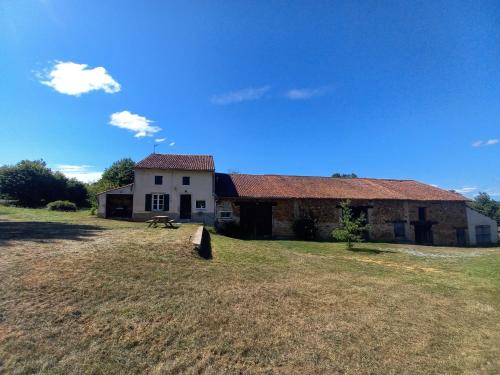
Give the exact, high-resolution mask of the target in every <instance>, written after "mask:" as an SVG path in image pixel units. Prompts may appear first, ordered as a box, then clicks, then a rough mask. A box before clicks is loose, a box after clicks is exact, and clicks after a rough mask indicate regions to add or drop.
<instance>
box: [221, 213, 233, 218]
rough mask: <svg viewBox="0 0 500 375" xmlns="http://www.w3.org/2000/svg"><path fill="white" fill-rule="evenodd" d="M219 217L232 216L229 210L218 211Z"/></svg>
mask: <svg viewBox="0 0 500 375" xmlns="http://www.w3.org/2000/svg"><path fill="white" fill-rule="evenodd" d="M219 217H220V218H221V219H231V218H232V217H233V213H232V212H231V211H220V212H219Z"/></svg>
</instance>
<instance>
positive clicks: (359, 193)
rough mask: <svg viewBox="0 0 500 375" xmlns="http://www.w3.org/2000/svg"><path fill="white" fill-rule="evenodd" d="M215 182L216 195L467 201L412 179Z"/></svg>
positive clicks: (224, 177) (227, 178)
mask: <svg viewBox="0 0 500 375" xmlns="http://www.w3.org/2000/svg"><path fill="white" fill-rule="evenodd" d="M215 181H216V182H215V192H216V194H217V196H219V197H225V198H273V199H279V198H313V199H370V200H371V199H389V200H418V201H467V200H468V199H467V198H465V197H463V196H462V195H460V194H457V193H452V192H449V191H446V190H442V189H439V188H436V187H433V186H430V185H426V184H423V183H421V182H417V181H413V180H382V179H373V178H352V179H347V178H332V177H306V176H280V175H248V174H224V173H216V180H215Z"/></svg>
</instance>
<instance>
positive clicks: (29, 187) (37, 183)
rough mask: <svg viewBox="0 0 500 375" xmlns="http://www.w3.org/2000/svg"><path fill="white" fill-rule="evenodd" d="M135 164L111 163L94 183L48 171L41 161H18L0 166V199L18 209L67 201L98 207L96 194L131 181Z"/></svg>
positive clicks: (130, 160) (130, 162)
mask: <svg viewBox="0 0 500 375" xmlns="http://www.w3.org/2000/svg"><path fill="white" fill-rule="evenodd" d="M134 166H135V163H134V161H133V160H132V159H130V158H125V159H121V160H118V161H116V162H114V163H113V164H112V165H111V166H110V167H109V168H106V169H105V170H104V172H103V174H102V177H101V178H100V179H99V180H98V181H96V182H93V183H83V182H81V181H78V180H77V179H75V178H67V177H66V176H65V175H64V174H62V173H61V172H58V171H53V170H52V169H50V168H49V167H47V163H46V162H45V161H44V160H41V159H40V160H21V161H20V162H18V163H16V164H14V165H3V166H0V199H2V200H8V201H13V203H14V204H16V205H18V206H21V207H32V208H38V207H45V206H46V205H47V204H49V203H50V202H54V201H59V200H63V201H70V202H73V203H74V204H76V206H77V207H78V208H88V207H95V206H97V193H99V192H101V191H104V190H107V189H112V188H115V187H119V186H123V185H127V184H129V183H132V182H133V181H134V170H133V168H134Z"/></svg>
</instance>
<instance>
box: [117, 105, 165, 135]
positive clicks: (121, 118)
mask: <svg viewBox="0 0 500 375" xmlns="http://www.w3.org/2000/svg"><path fill="white" fill-rule="evenodd" d="M152 122H153V121H151V120H148V119H147V118H146V117H144V116H140V115H136V114H134V113H130V112H129V111H122V112H116V113H113V114H112V115H111V118H110V121H109V123H110V125H113V126H117V127H119V128H122V129H128V130H130V131H132V132H134V133H135V135H134V137H138V138H140V137H145V136H148V137H151V136H152V135H153V134H154V133H157V132H159V131H160V130H161V128H160V127H158V126H153V125H150V124H151V123H152Z"/></svg>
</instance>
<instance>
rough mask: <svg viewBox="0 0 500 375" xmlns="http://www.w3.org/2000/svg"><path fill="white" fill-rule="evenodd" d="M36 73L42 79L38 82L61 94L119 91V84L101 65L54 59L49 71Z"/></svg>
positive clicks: (75, 94)
mask: <svg viewBox="0 0 500 375" xmlns="http://www.w3.org/2000/svg"><path fill="white" fill-rule="evenodd" d="M37 75H38V77H39V78H40V79H42V80H41V81H40V83H42V84H44V85H47V86H50V87H52V88H53V89H54V90H56V91H57V92H59V93H61V94H67V95H74V96H79V95H81V94H85V93H87V92H90V91H94V90H103V91H104V92H105V93H108V94H113V93H115V92H118V91H120V84H119V83H118V82H116V81H115V80H114V79H113V77H111V76H110V75H109V74H108V72H107V71H106V69H104V68H103V67H102V66H99V67H97V68H93V69H91V68H89V67H88V65H87V64H76V63H74V62H69V61H68V62H62V61H56V63H55V65H54V66H53V67H52V70H51V71H50V72H48V73H45V74H40V73H38V74H37Z"/></svg>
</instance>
